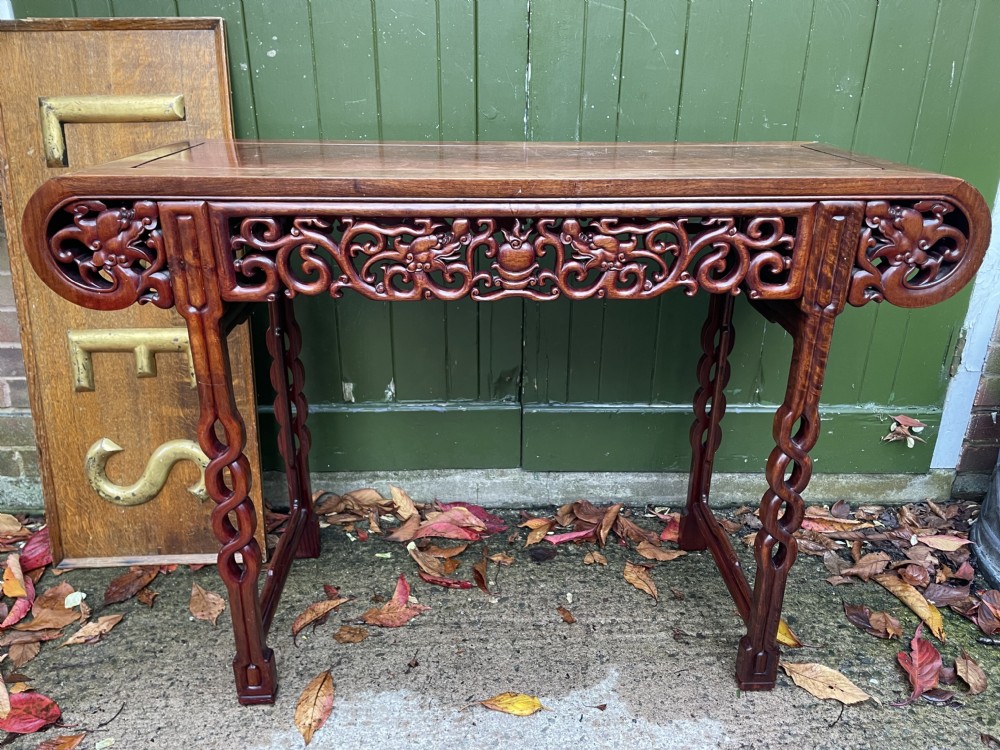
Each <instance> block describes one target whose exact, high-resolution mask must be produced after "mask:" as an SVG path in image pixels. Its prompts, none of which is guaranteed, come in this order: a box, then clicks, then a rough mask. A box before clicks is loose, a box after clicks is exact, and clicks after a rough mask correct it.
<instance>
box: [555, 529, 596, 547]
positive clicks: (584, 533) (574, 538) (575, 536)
mask: <svg viewBox="0 0 1000 750" xmlns="http://www.w3.org/2000/svg"><path fill="white" fill-rule="evenodd" d="M596 533H597V529H596V528H591V529H582V530H580V531H568V532H566V533H565V534H550V535H549V536H547V537H545V541H546V542H549V543H550V544H563V543H564V542H582V541H583V540H585V539H590V538H591V537H593V536H594V535H595V534H596Z"/></svg>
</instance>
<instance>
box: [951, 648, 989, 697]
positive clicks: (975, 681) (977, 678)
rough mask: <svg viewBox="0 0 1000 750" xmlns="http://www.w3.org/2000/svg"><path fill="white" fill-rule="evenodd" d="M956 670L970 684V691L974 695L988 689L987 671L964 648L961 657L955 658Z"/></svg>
mask: <svg viewBox="0 0 1000 750" xmlns="http://www.w3.org/2000/svg"><path fill="white" fill-rule="evenodd" d="M955 671H956V672H958V676H959V677H961V678H962V680H963V681H964V682H965V684H966V685H968V686H969V692H970V693H971V694H972V695H979V693H982V692H983V691H985V690H986V672H984V671H983V668H982V667H980V666H979V665H978V664H976V662H975V660H974V659H973V658H972V657H971V656H969V655H968V654H967V653H966V652H965V649H964V648H963V649H962V653H961V654H960V655H959V657H958V658H957V659H955Z"/></svg>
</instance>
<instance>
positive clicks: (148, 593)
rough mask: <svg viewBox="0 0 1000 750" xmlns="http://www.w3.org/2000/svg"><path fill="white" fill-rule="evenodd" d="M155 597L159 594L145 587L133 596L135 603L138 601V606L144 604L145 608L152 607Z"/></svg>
mask: <svg viewBox="0 0 1000 750" xmlns="http://www.w3.org/2000/svg"><path fill="white" fill-rule="evenodd" d="M157 596H159V594H158V593H157V592H155V591H153V589H151V588H149V587H148V586H147V587H146V588H144V589H140V590H139V593H138V594H136V595H135V598H136V601H138V602H139V603H140V604H145V605H146V606H147V607H152V606H153V600H154V599H156V597H157Z"/></svg>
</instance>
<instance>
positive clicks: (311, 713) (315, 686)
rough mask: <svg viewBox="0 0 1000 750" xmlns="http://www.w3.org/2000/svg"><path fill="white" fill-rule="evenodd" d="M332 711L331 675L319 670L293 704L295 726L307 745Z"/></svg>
mask: <svg viewBox="0 0 1000 750" xmlns="http://www.w3.org/2000/svg"><path fill="white" fill-rule="evenodd" d="M331 711H333V676H332V675H331V674H330V672H329V670H327V671H326V672H320V673H319V674H318V675H316V676H315V677H314V678H313V679H312V682H310V683H309V684H308V685H306V689H305V690H303V691H302V695H300V696H299V702H298V703H296V704H295V726H296V727H298V730H299V732H300V733H301V734H302V739H304V740H305V741H306V744H307V745H308V744H309V743H310V742H312V738H313V734H315V733H316V732H317V731H318V730H319V728H320V727H322V726H323V724H325V723H326V720H327V719H328V718H329V716H330V712H331Z"/></svg>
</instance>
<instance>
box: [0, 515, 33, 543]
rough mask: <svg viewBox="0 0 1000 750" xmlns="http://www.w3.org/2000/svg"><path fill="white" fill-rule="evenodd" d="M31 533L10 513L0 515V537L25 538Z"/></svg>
mask: <svg viewBox="0 0 1000 750" xmlns="http://www.w3.org/2000/svg"><path fill="white" fill-rule="evenodd" d="M30 533H31V532H30V531H28V530H27V529H26V528H24V524H22V523H21V522H20V521H18V520H17V519H16V518H14V516H12V515H11V514H10V513H0V537H25V536H28V535H29V534H30Z"/></svg>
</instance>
